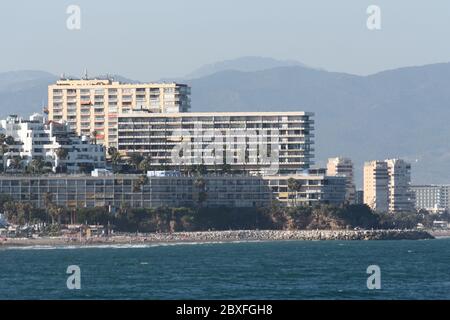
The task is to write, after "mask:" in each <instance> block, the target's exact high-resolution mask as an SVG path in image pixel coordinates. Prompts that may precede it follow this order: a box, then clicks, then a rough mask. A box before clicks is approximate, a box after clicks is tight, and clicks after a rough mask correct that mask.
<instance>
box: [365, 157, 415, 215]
mask: <svg viewBox="0 0 450 320" xmlns="http://www.w3.org/2000/svg"><path fill="white" fill-rule="evenodd" d="M410 184H411V165H410V164H409V163H407V162H405V161H404V160H401V159H388V160H384V161H370V162H366V163H365V165H364V203H365V204H367V205H368V206H369V207H371V208H372V209H373V210H375V211H380V212H402V211H411V210H413V208H414V205H413V196H412V192H411V186H410Z"/></svg>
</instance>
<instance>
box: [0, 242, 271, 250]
mask: <svg viewBox="0 0 450 320" xmlns="http://www.w3.org/2000/svg"><path fill="white" fill-rule="evenodd" d="M248 242H264V241H259V240H252V241H243V240H236V241H189V242H188V241H180V242H153V243H143V244H127V243H124V244H112V243H111V244H92V245H82V244H80V245H63V244H62V245H31V246H11V247H4V248H0V249H4V250H75V249H143V248H155V247H171V246H181V245H191V246H195V245H210V244H224V243H248Z"/></svg>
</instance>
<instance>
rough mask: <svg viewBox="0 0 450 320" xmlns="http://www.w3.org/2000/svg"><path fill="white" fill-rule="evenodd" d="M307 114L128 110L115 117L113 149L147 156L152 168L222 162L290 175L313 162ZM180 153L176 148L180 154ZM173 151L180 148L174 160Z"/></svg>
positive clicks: (311, 125)
mask: <svg viewBox="0 0 450 320" xmlns="http://www.w3.org/2000/svg"><path fill="white" fill-rule="evenodd" d="M312 116H313V114H312V113H309V112H214V113H209V112H187V113H170V114H168V113H166V114H157V113H148V112H140V113H137V112H134V113H131V114H126V115H125V114H123V115H119V117H118V136H119V139H118V150H119V151H120V152H122V153H125V154H131V153H140V154H143V155H145V156H148V157H149V158H150V159H151V162H152V164H154V165H155V167H158V166H161V165H164V166H169V167H172V169H178V168H179V167H180V166H182V165H200V164H204V165H206V166H207V167H208V168H209V169H214V168H217V167H219V166H221V165H223V164H224V163H227V164H229V165H230V166H231V168H232V169H234V170H244V171H249V172H255V173H262V172H261V170H262V169H268V168H269V167H270V168H272V169H276V170H275V172H273V171H271V173H269V174H274V173H295V172H296V171H299V170H304V169H308V168H309V167H310V166H311V165H312V164H313V151H314V148H313V143H314V142H313V136H314V135H313V130H314V121H313V120H312ZM180 149H181V150H180ZM173 150H180V154H179V156H174V153H173Z"/></svg>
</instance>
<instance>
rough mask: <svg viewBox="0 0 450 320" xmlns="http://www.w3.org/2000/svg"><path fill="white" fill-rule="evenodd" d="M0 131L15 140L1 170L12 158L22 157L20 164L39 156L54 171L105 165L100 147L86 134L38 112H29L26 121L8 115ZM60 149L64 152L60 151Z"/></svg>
mask: <svg viewBox="0 0 450 320" xmlns="http://www.w3.org/2000/svg"><path fill="white" fill-rule="evenodd" d="M0 133H2V134H4V135H5V136H6V137H12V138H13V139H14V143H13V144H11V145H8V146H6V148H7V149H6V152H5V153H4V154H3V156H2V157H1V158H2V159H1V162H2V163H3V167H4V170H7V169H8V168H11V164H12V159H13V158H15V157H20V158H21V165H22V167H24V166H26V165H27V164H29V163H30V162H31V161H32V160H33V159H37V158H40V159H42V160H43V161H44V162H46V163H50V164H51V167H52V170H53V171H54V172H56V171H58V170H60V171H66V172H69V173H75V172H78V171H80V169H82V168H83V167H84V166H86V167H87V168H105V166H106V161H105V150H104V147H103V146H101V145H97V144H93V143H91V142H90V139H89V137H86V136H82V137H80V136H78V135H76V133H75V132H74V131H72V130H71V129H70V128H69V127H68V125H67V124H65V123H62V124H60V123H55V122H52V121H50V122H47V121H46V120H45V118H44V117H43V116H42V115H39V114H34V115H32V116H31V117H30V118H29V120H26V119H22V118H19V117H17V116H15V115H12V116H9V117H8V118H6V119H4V120H1V121H0ZM61 149H63V150H65V152H60V151H59V150H61Z"/></svg>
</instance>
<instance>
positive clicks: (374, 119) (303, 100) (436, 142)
mask: <svg viewBox="0 0 450 320" xmlns="http://www.w3.org/2000/svg"><path fill="white" fill-rule="evenodd" d="M258 61H261V60H258ZM218 65H219V66H220V67H219V68H218V69H219V70H220V71H217V72H214V73H212V74H208V75H205V76H200V77H198V78H193V79H190V80H189V79H188V80H182V81H183V82H186V83H188V84H189V85H191V86H192V111H224V110H226V111H238V110H239V111H242V110H248V111H274V110H280V111H281V110H285V111H289V110H302V111H312V112H315V114H316V116H315V121H316V124H315V127H316V132H315V134H316V138H315V140H316V146H315V149H316V157H315V158H316V161H317V164H318V165H324V164H325V160H326V158H327V157H329V156H335V155H345V156H349V157H351V158H353V160H354V162H355V163H356V164H357V167H356V170H357V171H356V173H357V174H358V175H357V178H358V179H359V181H358V182H359V184H360V182H361V174H360V173H361V166H362V163H363V161H365V160H371V159H385V158H388V157H402V158H405V159H406V160H408V161H410V162H411V163H412V168H413V181H414V182H416V183H431V182H433V183H450V139H449V138H448V137H450V127H449V125H448V122H449V120H450V90H449V88H450V63H439V64H432V65H424V66H417V67H407V68H400V69H395V70H389V71H383V72H379V73H376V74H373V75H369V76H357V75H351V74H346V73H339V72H328V71H325V70H319V69H313V68H309V67H305V66H303V65H301V64H300V63H298V64H296V65H287V66H286V65H284V66H276V67H269V66H268V68H264V65H260V68H262V70H256V71H248V70H228V69H226V70H222V69H223V68H226V67H228V66H229V65H230V64H229V63H222V64H220V63H219V64H218ZM234 65H235V66H236V64H234ZM237 65H239V64H237ZM254 65H258V64H257V63H255V64H254ZM215 68H216V67H213V68H211V67H206V68H200V69H199V70H200V71H196V72H193V73H192V74H193V75H195V74H199V72H200V73H201V72H205V70H206V73H208V72H209V71H211V70H215ZM216 69H217V68H216ZM208 70H209V71H208ZM57 78H58V77H56V76H54V75H51V74H49V73H47V72H42V71H15V72H7V73H0V115H1V116H2V117H3V116H5V115H7V114H9V113H11V112H12V111H14V113H18V114H22V115H27V114H30V113H32V112H36V111H40V108H41V106H42V104H43V103H45V102H46V100H47V85H48V84H50V83H52V82H54V81H55V80H56V79H57ZM146 80H147V79H146ZM128 81H129V82H131V81H132V80H129V79H128Z"/></svg>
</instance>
